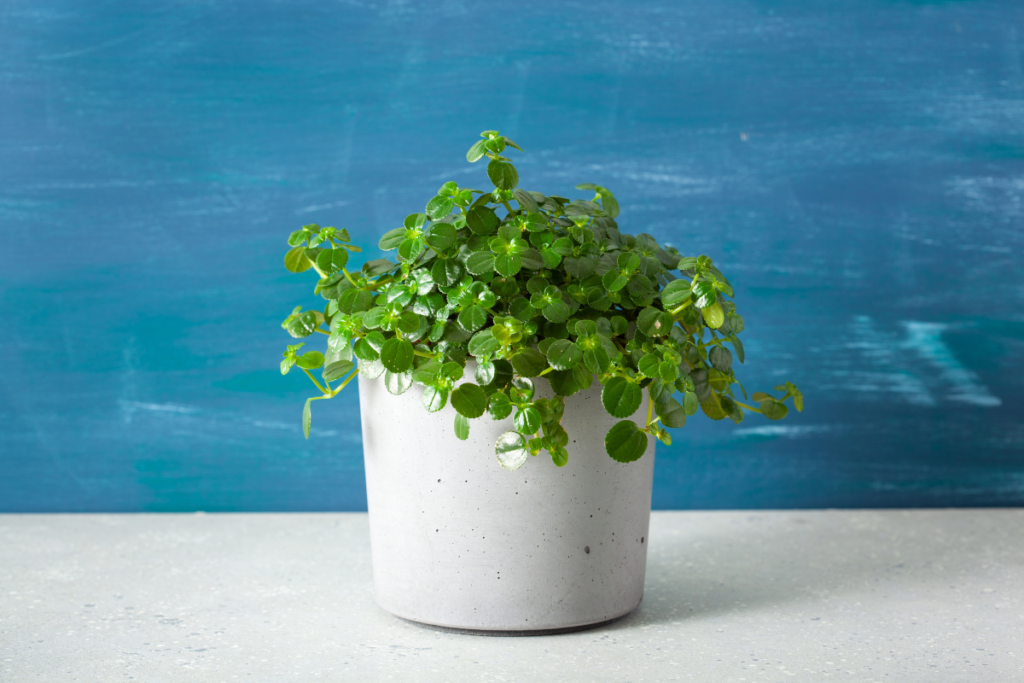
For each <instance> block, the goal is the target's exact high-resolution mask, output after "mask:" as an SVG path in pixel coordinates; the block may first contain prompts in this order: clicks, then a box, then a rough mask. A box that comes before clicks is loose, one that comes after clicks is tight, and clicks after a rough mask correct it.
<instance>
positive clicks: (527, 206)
mask: <svg viewBox="0 0 1024 683" xmlns="http://www.w3.org/2000/svg"><path fill="white" fill-rule="evenodd" d="M512 196H513V197H515V200H516V201H517V202H519V208H521V209H522V210H523V211H527V212H530V213H535V212H537V211H540V207H539V206H537V202H535V201H534V200H533V197H531V196H530V194H529V193H528V192H527V191H526V190H522V189H519V188H516V189H515V190H513V191H512Z"/></svg>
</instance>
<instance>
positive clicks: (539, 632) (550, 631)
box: [395, 610, 633, 638]
mask: <svg viewBox="0 0 1024 683" xmlns="http://www.w3.org/2000/svg"><path fill="white" fill-rule="evenodd" d="M632 613H633V610H630V611H629V612H626V613H625V614H620V615H619V616H617V617H612V618H611V619H605V620H604V621H596V622H594V623H593V624H581V625H579V626H566V627H565V628H539V629H533V630H528V631H487V630H483V629H475V628H452V627H451V626H437V625H436V624H427V623H424V622H422V621H413V620H412V619H406V618H405V617H398V615H395V616H396V617H398V618H399V619H401V620H402V621H404V622H406V623H407V624H413V625H414V626H419V627H420V628H425V629H429V630H431V631H441V632H442V633H457V634H459V635H462V636H492V637H500V638H518V637H521V636H557V635H561V634H563V633H576V632H577V631H589V630H591V629H595V628H600V627H602V626H608V625H609V624H614V623H615V622H616V621H619V620H621V619H625V618H626V617H628V616H629V615H630V614H632Z"/></svg>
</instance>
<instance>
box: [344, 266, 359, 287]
mask: <svg viewBox="0 0 1024 683" xmlns="http://www.w3.org/2000/svg"><path fill="white" fill-rule="evenodd" d="M341 272H343V273H345V277H346V278H348V281H349V282H351V283H352V286H353V287H358V286H359V285H357V284H356V281H355V280H353V279H352V274H351V273H349V272H348V269H346V268H344V267H343V268H342V269H341Z"/></svg>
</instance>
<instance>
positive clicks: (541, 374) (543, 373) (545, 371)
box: [537, 367, 554, 377]
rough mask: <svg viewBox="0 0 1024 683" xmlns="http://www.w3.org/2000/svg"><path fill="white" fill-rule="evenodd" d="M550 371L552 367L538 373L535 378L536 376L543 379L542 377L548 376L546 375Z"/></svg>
mask: <svg viewBox="0 0 1024 683" xmlns="http://www.w3.org/2000/svg"><path fill="white" fill-rule="evenodd" d="M552 370H554V368H552V367H549V368H548V369H547V370H544V371H543V372H541V373H540V374H539V375H537V376H538V377H543V376H544V375H546V374H548V373H549V372H551V371H552Z"/></svg>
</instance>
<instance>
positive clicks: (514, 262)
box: [494, 254, 523, 277]
mask: <svg viewBox="0 0 1024 683" xmlns="http://www.w3.org/2000/svg"><path fill="white" fill-rule="evenodd" d="M522 269H523V259H522V258H521V257H520V256H519V254H496V255H495V257H494V270H496V271H497V272H498V274H499V275H503V276H505V277H512V276H513V275H515V274H516V273H518V272H519V271H520V270H522Z"/></svg>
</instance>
